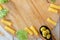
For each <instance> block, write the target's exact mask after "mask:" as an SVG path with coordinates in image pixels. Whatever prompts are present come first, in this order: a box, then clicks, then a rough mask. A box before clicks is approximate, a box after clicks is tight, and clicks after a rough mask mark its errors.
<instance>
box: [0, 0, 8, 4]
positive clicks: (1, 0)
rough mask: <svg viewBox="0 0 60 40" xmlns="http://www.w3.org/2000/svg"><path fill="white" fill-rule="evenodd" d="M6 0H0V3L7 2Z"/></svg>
mask: <svg viewBox="0 0 60 40" xmlns="http://www.w3.org/2000/svg"><path fill="white" fill-rule="evenodd" d="M7 2H8V0H0V4H3V3H7Z"/></svg>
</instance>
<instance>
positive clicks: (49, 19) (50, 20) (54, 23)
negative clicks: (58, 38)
mask: <svg viewBox="0 0 60 40" xmlns="http://www.w3.org/2000/svg"><path fill="white" fill-rule="evenodd" d="M47 21H48V22H50V23H52V24H53V25H56V22H55V21H53V20H52V19H51V18H48V19H47Z"/></svg>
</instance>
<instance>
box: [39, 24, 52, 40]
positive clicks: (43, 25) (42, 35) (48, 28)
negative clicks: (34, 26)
mask: <svg viewBox="0 0 60 40" xmlns="http://www.w3.org/2000/svg"><path fill="white" fill-rule="evenodd" d="M42 27H45V28H46V29H48V30H49V31H50V35H51V37H50V39H47V38H46V37H43V35H42V32H41V30H40V29H41V28H42ZM39 32H40V34H41V36H42V37H43V38H45V39H46V40H52V33H51V30H50V29H49V28H48V27H47V26H44V25H43V26H41V27H40V28H39Z"/></svg>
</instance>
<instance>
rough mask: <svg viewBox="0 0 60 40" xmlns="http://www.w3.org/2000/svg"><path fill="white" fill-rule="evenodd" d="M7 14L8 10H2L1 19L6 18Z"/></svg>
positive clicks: (0, 12)
mask: <svg viewBox="0 0 60 40" xmlns="http://www.w3.org/2000/svg"><path fill="white" fill-rule="evenodd" d="M7 13H8V10H7V9H2V10H1V11H0V18H3V17H5V16H6V15H7Z"/></svg>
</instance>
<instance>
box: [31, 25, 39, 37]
mask: <svg viewBox="0 0 60 40" xmlns="http://www.w3.org/2000/svg"><path fill="white" fill-rule="evenodd" d="M30 29H31V30H32V31H33V32H34V34H35V35H36V36H38V35H39V33H38V31H37V29H36V28H35V27H34V26H31V27H30Z"/></svg>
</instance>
